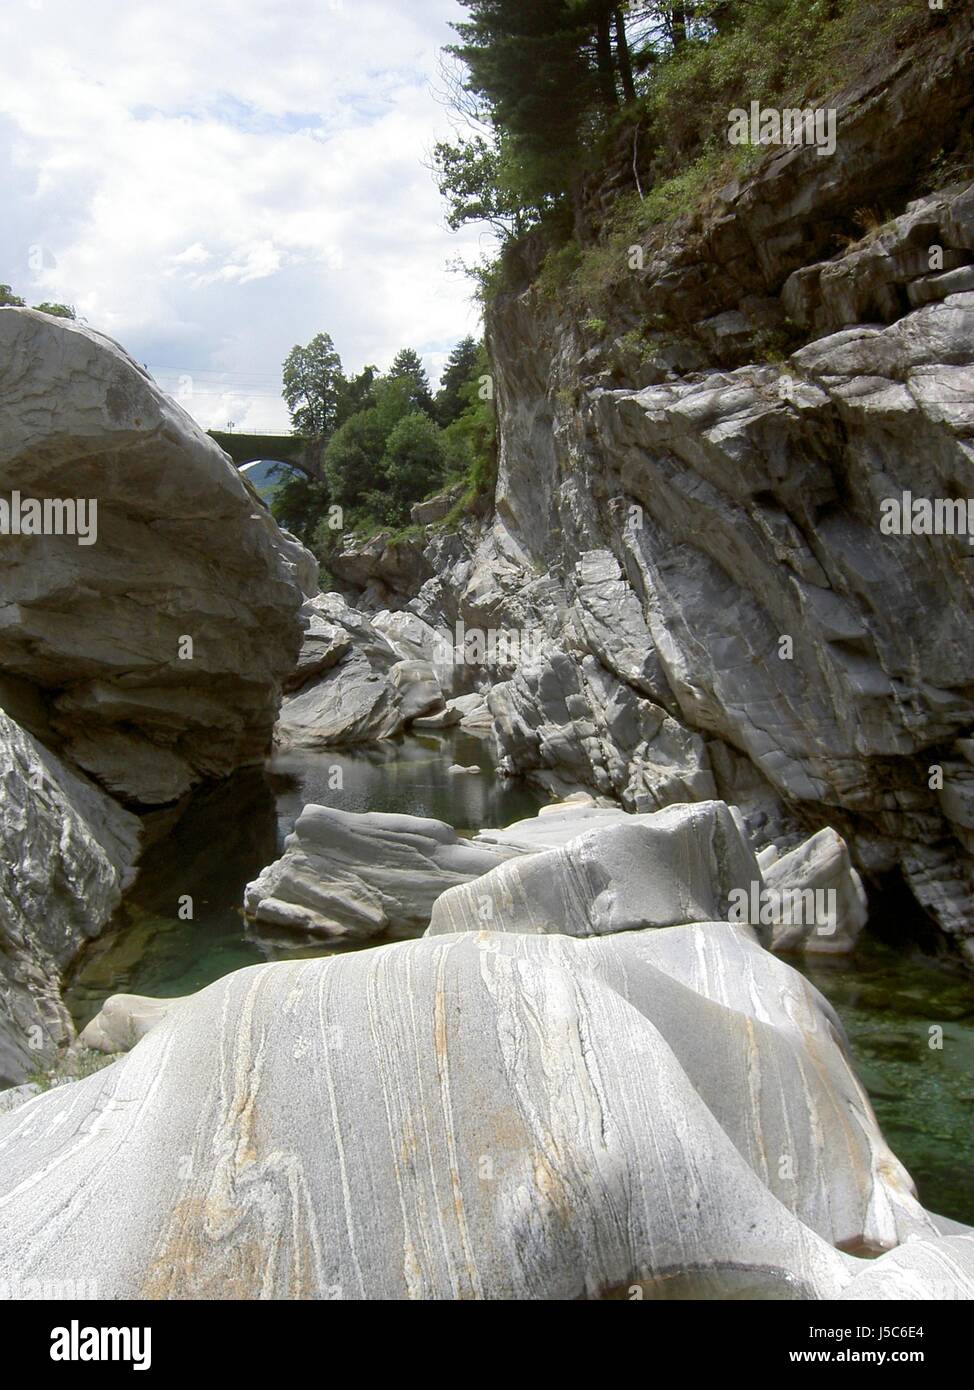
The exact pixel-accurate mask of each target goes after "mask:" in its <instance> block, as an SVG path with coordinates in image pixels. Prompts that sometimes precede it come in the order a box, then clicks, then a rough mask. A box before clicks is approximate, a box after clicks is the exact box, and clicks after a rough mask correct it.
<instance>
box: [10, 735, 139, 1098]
mask: <svg viewBox="0 0 974 1390" xmlns="http://www.w3.org/2000/svg"><path fill="white" fill-rule="evenodd" d="M138 850H139V822H138V821H137V819H136V818H135V816H133V815H131V814H130V813H129V812H128V811H125V810H123V809H122V807H121V806H119V805H117V804H116V803H115V802H114V801H113V800H112V799H111V798H110V797H109V796H107V795H106V794H105V792H103V791H102V790H101V789H100V788H99V787H97V786H95V785H94V784H93V783H91V782H89V781H87V780H86V779H85V778H84V777H82V776H80V775H79V774H78V773H77V772H75V771H73V770H72V769H71V768H69V767H68V766H66V764H65V763H64V762H62V761H61V759H59V758H57V757H56V756H55V755H54V754H53V753H51V752H49V751H48V750H47V749H46V748H44V746H43V745H42V744H41V743H39V742H38V740H37V739H35V738H34V737H33V736H32V735H31V734H29V733H27V732H26V731H25V730H24V729H21V728H20V727H19V726H18V725H17V724H15V723H14V721H13V720H12V719H10V718H9V716H8V715H6V714H5V713H4V712H3V711H2V710H0V1085H3V1084H7V1085H11V1084H13V1083H15V1082H19V1081H23V1080H24V1079H25V1078H26V1077H28V1076H30V1075H31V1074H33V1073H34V1072H39V1071H41V1070H43V1069H44V1068H45V1067H48V1066H50V1064H51V1063H52V1062H53V1061H54V1060H55V1058H56V1056H57V1053H58V1050H59V1049H60V1048H62V1047H63V1046H64V1045H65V1044H67V1043H69V1042H70V1041H71V1040H72V1038H73V1036H74V1030H73V1027H72V1024H71V1019H70V1016H69V1014H68V1011H67V1009H66V1008H65V1007H64V1004H63V1003H62V1001H61V995H60V976H61V972H62V970H63V969H64V967H65V966H66V965H67V964H68V963H69V962H70V961H71V959H72V957H73V956H74V955H76V953H77V952H78V950H79V949H80V947H81V946H82V945H83V944H84V943H85V942H86V941H87V940H89V939H90V938H92V937H94V936H96V935H97V934H98V932H99V931H100V930H101V928H102V927H103V926H104V925H105V923H106V922H107V921H108V919H109V917H110V916H111V914H112V912H113V911H114V910H115V908H116V907H117V905H118V903H119V901H120V899H121V896H122V892H123V890H124V889H125V888H126V887H127V886H128V884H129V883H130V882H131V880H132V878H133V876H134V873H133V865H134V863H135V860H136V856H137V854H138Z"/></svg>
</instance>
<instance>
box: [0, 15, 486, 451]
mask: <svg viewBox="0 0 974 1390" xmlns="http://www.w3.org/2000/svg"><path fill="white" fill-rule="evenodd" d="M463 13H464V12H463V10H462V9H461V7H460V6H459V5H458V4H456V3H455V0H408V3H405V0H343V3H341V4H339V3H337V0H335V2H334V3H332V0H287V3H284V4H278V5H273V6H272V5H269V4H267V3H266V0H208V3H206V4H200V3H199V0H167V2H166V3H162V0H140V3H138V4H132V3H131V0H85V3H84V4H79V3H77V0H7V3H6V4H5V5H4V6H3V7H2V9H0V178H2V179H3V184H4V188H5V190H7V196H6V198H5V203H6V206H5V218H4V221H3V225H2V226H0V279H2V280H7V281H10V283H11V284H13V286H14V288H15V289H16V290H17V292H18V293H21V294H23V295H25V297H27V298H28V300H29V301H31V302H37V301H38V300H40V299H41V298H45V299H50V298H57V299H60V300H64V301H67V302H69V303H73V304H75V305H76V306H77V308H78V311H79V313H81V314H83V315H84V316H85V318H87V320H88V321H89V323H91V324H92V326H94V327H96V328H100V329H103V330H104V331H105V332H107V333H109V334H110V335H111V336H112V337H115V338H117V339H118V340H119V341H120V342H122V343H123V344H124V345H125V346H126V347H127V348H128V349H129V351H130V352H131V353H132V355H133V356H134V357H136V358H137V359H138V360H139V361H142V362H146V363H147V364H148V366H149V368H150V370H153V371H155V372H156V373H157V375H158V377H159V379H160V380H161V381H162V383H163V384H164V385H165V386H166V387H167V389H169V388H170V387H174V385H175V384H176V383H179V382H182V383H183V388H184V399H185V402H186V404H187V406H188V408H190V409H191V410H192V412H193V413H194V414H195V415H196V416H197V418H199V419H200V420H201V421H202V423H204V424H206V425H212V424H223V423H225V422H226V421H227V420H228V419H234V420H235V421H236V425H237V428H238V429H244V428H247V427H251V428H254V429H270V428H280V427H282V426H283V425H284V424H285V422H286V418H287V417H286V411H285V410H284V407H283V405H282V404H281V402H280V400H279V392H280V364H281V362H282V361H283V359H284V356H285V355H286V353H287V352H288V350H289V349H290V348H291V346H293V344H294V343H296V342H306V341H308V340H309V339H310V338H311V337H312V336H313V335H314V334H315V333H316V332H318V331H319V330H322V329H324V330H327V331H328V332H330V333H331V334H332V336H333V338H334V339H335V343H336V345H337V347H338V349H339V351H340V352H341V353H342V356H343V358H344V361H345V364H346V367H347V368H348V369H349V370H354V369H357V368H359V367H360V366H362V365H363V364H364V363H366V362H375V363H376V364H377V365H379V366H380V367H384V366H387V365H388V363H389V362H390V361H391V359H392V357H393V355H394V353H395V352H396V351H397V350H398V348H400V347H402V346H404V345H406V344H409V345H411V346H414V347H416V348H417V349H418V350H419V351H420V352H421V353H423V355H424V357H425V358H426V361H427V364H428V366H429V367H430V368H431V369H432V370H434V374H435V371H436V370H438V369H439V367H441V366H442V363H443V360H444V358H445V355H446V353H447V352H448V351H449V349H450V347H451V346H452V345H453V343H454V342H455V341H456V340H457V339H459V338H460V337H462V336H463V335H464V334H465V333H467V332H469V331H475V330H476V322H477V315H476V312H475V310H474V308H473V307H472V305H471V302H470V297H471V287H470V284H469V282H468V281H466V280H465V279H464V278H463V277H462V276H457V275H456V274H454V273H451V272H450V271H449V270H448V269H447V265H448V262H449V261H451V260H452V259H454V258H455V257H457V256H458V255H460V256H462V257H463V258H464V259H466V260H475V259H477V256H478V254H479V251H480V249H481V245H480V242H481V239H480V237H479V236H478V235H477V234H476V233H475V232H473V231H467V232H465V233H462V234H460V235H453V234H451V233H449V232H447V231H446V229H445V227H444V225H443V208H442V205H441V202H440V199H439V196H438V194H437V191H436V188H435V186H434V184H433V180H432V178H431V176H430V174H429V172H428V170H427V169H426V168H425V167H424V159H425V158H426V157H427V155H428V152H429V150H430V149H431V148H432V145H433V144H434V143H435V140H436V139H437V138H440V136H441V135H444V134H446V133H448V131H449V121H448V119H447V117H446V115H445V113H444V112H443V111H442V109H441V108H440V106H439V105H438V104H437V102H436V100H435V99H434V97H433V96H432V95H431V92H430V90H429V86H430V83H431V81H433V80H435V73H436V65H437V57H438V50H439V49H440V47H441V46H442V45H443V44H444V43H448V42H449V41H450V39H451V37H452V33H451V30H450V29H449V25H448V21H449V20H451V19H459V18H462V17H463ZM186 379H189V380H191V381H192V383H193V389H192V395H191V396H186V393H185V380H186Z"/></svg>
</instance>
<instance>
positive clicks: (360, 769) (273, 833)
mask: <svg viewBox="0 0 974 1390" xmlns="http://www.w3.org/2000/svg"><path fill="white" fill-rule="evenodd" d="M453 763H457V764H459V765H460V766H463V767H472V766H477V767H479V768H480V769H481V772H480V774H479V775H475V774H471V773H460V774H457V773H450V772H449V771H448V768H449V767H450V765H451V764H453ZM336 769H337V770H338V771H340V774H341V778H340V789H338V788H337V783H338V781H339V779H338V777H337V776H336ZM542 799H543V798H540V797H539V796H537V795H535V794H534V793H533V792H531V791H530V790H528V789H527V788H526V787H525V785H524V784H523V783H522V782H519V781H512V780H510V779H505V778H499V777H498V776H497V775H496V774H495V772H494V765H493V761H492V759H491V756H490V750H489V744H488V743H487V741H486V740H484V739H479V738H474V737H471V736H469V735H466V734H462V733H449V734H445V735H436V736H432V735H431V736H423V737H411V738H408V739H403V740H400V741H396V742H388V743H384V744H376V745H373V746H371V747H368V748H363V749H361V750H355V751H347V750H338V749H328V750H327V751H325V752H317V753H316V752H307V751H301V752H291V753H286V754H282V755H280V756H278V757H277V758H275V759H273V760H272V762H271V763H270V764H269V765H268V767H267V769H266V771H262V770H260V769H253V770H250V771H246V772H242V773H238V774H237V776H236V777H233V778H230V779H229V781H227V782H224V783H221V784H220V785H219V786H217V787H215V788H212V789H209V790H208V791H206V792H203V793H200V794H199V795H197V796H196V797H195V798H194V799H193V800H192V801H191V803H190V805H189V807H188V809H187V810H186V812H185V813H184V814H183V816H182V818H181V819H180V820H179V821H178V823H177V824H176V825H175V826H173V827H172V828H170V829H169V831H168V833H166V834H165V835H164V836H162V837H161V838H160V839H159V840H158V841H157V842H156V843H154V844H153V845H152V846H151V847H150V848H149V849H148V851H147V852H146V854H145V855H144V857H143V861H142V868H141V871H140V873H139V877H138V879H137V881H136V884H135V886H134V888H133V890H132V892H131V893H130V894H129V895H128V897H127V899H126V901H125V902H124V903H123V905H122V907H121V909H120V910H119V912H118V914H117V915H116V918H115V921H114V922H113V923H112V926H111V927H110V928H109V930H108V931H107V932H105V933H104V934H103V935H102V936H100V937H99V938H98V940H97V941H95V942H92V943H91V945H90V946H88V947H87V949H86V950H85V952H84V953H83V955H82V956H81V958H80V960H79V961H78V963H77V965H76V967H75V969H74V972H73V975H72V977H71V979H70V981H69V984H68V989H67V991H66V998H67V1003H68V1007H69V1008H70V1010H71V1012H72V1014H73V1016H74V1018H75V1021H76V1023H77V1024H78V1026H79V1027H82V1026H84V1024H85V1023H87V1022H88V1020H89V1019H90V1018H93V1017H94V1015H95V1014H96V1013H97V1012H98V1010H99V1009H100V1008H101V1006H102V1004H103V1003H104V1001H105V1000H106V999H107V998H108V996H109V995H111V994H149V995H154V996H156V997H158V998H174V997H176V996H179V995H183V994H191V993H193V991H194V990H198V989H202V988H203V987H204V986H205V985H208V984H212V982H213V981H214V980H218V979H220V978H221V976H223V975H226V974H228V973H229V972H230V971H231V970H239V969H241V968H242V967H243V966H245V965H256V964H259V963H260V962H262V961H266V960H272V959H273V960H277V959H283V958H287V959H295V958H297V957H301V956H327V955H333V954H334V953H335V952H336V951H342V950H348V949H350V948H349V947H347V946H341V945H334V944H331V945H329V944H325V943H322V942H315V943H313V944H311V945H308V944H306V943H300V942H297V943H294V944H291V945H288V944H287V941H286V938H283V937H281V936H279V935H277V934H275V936H274V937H273V939H267V938H262V937H260V936H259V935H257V934H255V933H254V931H253V930H252V929H251V928H250V926H249V925H248V923H247V922H246V920H245V918H244V915H243V910H242V903H243V894H244V889H245V887H246V885H247V884H248V883H249V882H250V881H251V880H252V879H254V878H256V877H257V875H258V874H259V873H260V871H261V869H263V868H264V867H265V866H266V865H268V864H270V863H272V862H273V861H274V860H275V859H277V858H278V856H279V855H280V853H281V849H282V847H283V844H284V839H285V837H286V836H287V835H289V834H290V832H291V830H292V829H293V828H294V822H295V820H296V819H297V817H298V816H299V815H300V813H301V811H302V810H303V809H304V807H305V806H307V805H309V804H310V803H312V802H315V803H317V804H318V805H322V806H335V807H337V808H339V809H340V810H343V811H385V812H392V813H397V814H407V815H414V816H431V817H434V818H435V819H437V820H442V821H446V822H447V824H448V825H452V826H453V827H454V828H455V829H456V830H457V831H459V832H460V833H461V834H468V835H469V834H473V833H474V832H475V831H477V830H480V829H482V828H483V827H484V826H488V825H493V826H502V825H509V824H510V823H511V822H512V821H515V820H521V819H522V818H524V817H526V816H533V815H534V814H535V812H536V811H537V808H538V806H539V805H540V804H541V801H542ZM184 895H188V896H189V897H191V898H192V900H193V906H192V912H193V917H192V920H191V921H186V920H182V919H181V917H180V899H181V898H182V897H183V896H184ZM369 944H374V943H369ZM352 949H355V948H352ZM358 949H361V948H360V947H359V948H358Z"/></svg>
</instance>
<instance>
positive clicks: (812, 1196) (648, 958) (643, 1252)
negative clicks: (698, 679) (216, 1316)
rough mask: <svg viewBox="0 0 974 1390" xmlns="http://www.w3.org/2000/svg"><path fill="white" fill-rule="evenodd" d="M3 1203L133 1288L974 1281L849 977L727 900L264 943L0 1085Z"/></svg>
mask: <svg viewBox="0 0 974 1390" xmlns="http://www.w3.org/2000/svg"><path fill="white" fill-rule="evenodd" d="M555 1078H557V1084H553V1081H554V1080H555ZM69 1117H70V1122H69V1123H68V1122H67V1121H68V1119H69ZM119 1152H124V1154H125V1162H124V1163H119V1162H117V1161H116V1156H117V1154H118V1153H119ZM81 1194H83V1200H81ZM0 1206H2V1208H3V1212H4V1221H3V1223H2V1227H0V1277H10V1276H12V1275H14V1274H16V1275H17V1276H18V1277H19V1278H20V1279H22V1280H26V1279H28V1278H30V1279H67V1278H71V1277H72V1276H76V1274H77V1272H78V1271H79V1270H81V1269H84V1270H85V1271H90V1270H92V1269H95V1270H97V1272H98V1290H97V1293H98V1296H99V1297H100V1298H108V1299H115V1298H132V1297H138V1298H172V1297H177V1298H226V1297H236V1298H309V1297H310V1298H327V1299H460V1298H474V1299H576V1298H590V1299H591V1298H613V1297H615V1298H625V1297H628V1296H631V1290H632V1288H633V1286H634V1285H638V1286H639V1287H640V1288H641V1290H642V1292H643V1296H644V1297H647V1298H667V1297H674V1296H682V1297H698V1298H708V1297H709V1298H726V1297H728V1296H734V1297H741V1296H746V1297H751V1298H796V1297H797V1298H813V1299H820V1298H835V1297H839V1296H843V1297H846V1298H851V1299H855V1298H859V1297H869V1298H873V1297H886V1296H892V1294H891V1291H895V1295H896V1296H906V1297H911V1298H925V1297H937V1298H969V1297H970V1296H971V1293H972V1291H974V1239H972V1237H971V1236H970V1235H962V1236H949V1237H942V1236H940V1235H938V1232H937V1227H936V1226H935V1224H934V1222H933V1221H931V1220H930V1218H928V1217H927V1216H926V1214H925V1213H924V1212H923V1210H922V1208H921V1207H920V1206H919V1204H918V1203H917V1201H916V1199H915V1197H914V1195H913V1192H912V1189H911V1184H910V1181H909V1178H908V1176H907V1174H906V1173H905V1172H904V1170H903V1168H902V1167H901V1165H900V1164H899V1163H898V1162H897V1161H896V1159H895V1158H894V1156H893V1155H892V1154H891V1153H890V1151H889V1149H888V1148H887V1147H886V1145H885V1143H884V1142H883V1139H882V1136H881V1135H880V1133H879V1131H878V1129H877V1127H876V1123H875V1120H874V1118H873V1115H872V1112H871V1110H870V1107H869V1103H868V1101H867V1100H866V1097H865V1095H864V1093H863V1091H862V1089H861V1087H860V1086H859V1084H858V1082H857V1081H856V1079H855V1077H854V1075H853V1074H852V1072H851V1070H850V1068H849V1065H848V1061H847V1059H846V1055H845V1051H844V1047H843V1043H842V1034H841V1029H840V1027H839V1025H838V1023H837V1021H836V1019H835V1017H834V1015H833V1014H832V1012H831V1009H830V1008H829V1006H828V1005H827V1004H826V1003H825V1002H824V1001H823V1000H822V998H821V996H819V995H818V994H817V992H816V991H815V990H814V989H813V988H812V987H811V986H810V985H809V984H807V983H806V982H805V981H804V980H803V979H802V978H801V977H800V976H798V975H797V974H796V973H795V972H794V971H792V970H791V969H790V968H789V967H788V966H787V965H785V964H784V963H783V962H781V961H778V960H776V959H775V958H774V957H772V956H770V955H768V954H767V953H766V952H765V951H764V950H763V949H762V948H761V947H760V946H759V945H758V944H757V942H756V941H755V940H754V938H753V935H752V934H751V932H750V931H749V929H747V928H738V927H733V926H731V925H729V924H728V923H698V924H694V925H691V926H685V927H672V928H669V929H665V930H661V931H626V932H623V933H622V934H618V935H611V936H605V937H595V938H588V939H577V938H571V937H567V936H554V935H545V936H532V935H524V934H521V933H519V932H515V931H512V932H507V933H502V932H496V933H495V932H479V933H476V934H474V933H467V934H461V935H453V936H449V935H448V936H442V937H435V938H425V939H423V940H419V941H413V942H404V943H400V944H397V945H392V946H387V947H382V948H379V949H375V950H369V951H364V952H357V953H353V954H350V955H344V956H337V957H332V958H329V959H326V960H309V961H296V962H287V963H281V964H276V965H268V966H258V967H254V968H251V969H248V970H242V971H238V972H237V973H235V974H233V975H230V976H228V977H226V978H225V979H223V980H221V981H219V982H218V983H217V984H215V985H212V986H210V988H208V989H206V990H204V991H203V992H202V993H201V994H198V995H196V996H194V997H192V998H190V999H188V1000H185V1001H183V1002H182V1003H181V1004H180V1006H179V1007H178V1008H177V1009H174V1010H172V1011H171V1012H170V1013H169V1014H168V1015H167V1016H166V1017H164V1018H163V1019H162V1021H161V1022H160V1023H159V1024H158V1025H157V1026H156V1027H154V1028H152V1029H151V1031H150V1032H149V1033H148V1034H147V1035H146V1036H145V1037H144V1038H143V1040H142V1041H141V1042H140V1043H139V1044H138V1046H137V1047H136V1048H135V1049H134V1051H132V1052H131V1053H130V1054H129V1055H128V1056H127V1057H125V1058H123V1059H121V1060H120V1061H118V1062H116V1063H115V1064H114V1065H112V1066H110V1067H108V1068H106V1069H104V1070H103V1071H101V1072H99V1073H97V1074H96V1075H94V1076H91V1077H89V1078H87V1079H86V1080H83V1081H80V1082H76V1083H74V1084H72V1085H68V1086H64V1087H60V1088H58V1089H57V1090H55V1091H52V1092H49V1093H47V1094H44V1095H40V1096H37V1097H35V1098H34V1099H32V1100H27V1101H26V1102H24V1103H22V1104H20V1105H19V1106H18V1107H17V1108H16V1109H14V1110H13V1111H12V1112H10V1113H8V1114H6V1115H3V1116H0ZM904 1241H906V1242H907V1243H906V1244H902V1242H904ZM881 1251H888V1252H890V1253H886V1254H883V1255H881V1257H880V1258H879V1259H868V1260H866V1259H861V1258H858V1256H859V1255H867V1254H868V1255H875V1254H877V1253H878V1252H881ZM850 1252H851V1253H850Z"/></svg>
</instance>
